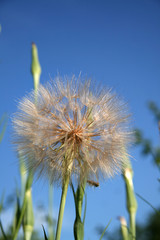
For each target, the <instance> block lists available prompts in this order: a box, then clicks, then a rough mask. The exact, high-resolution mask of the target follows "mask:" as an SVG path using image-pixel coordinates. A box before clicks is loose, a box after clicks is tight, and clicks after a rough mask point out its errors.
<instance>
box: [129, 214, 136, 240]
mask: <svg viewBox="0 0 160 240" xmlns="http://www.w3.org/2000/svg"><path fill="white" fill-rule="evenodd" d="M135 217H136V214H135V213H130V231H131V239H133V240H135V239H136V225H135Z"/></svg>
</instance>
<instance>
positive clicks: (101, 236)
mask: <svg viewBox="0 0 160 240" xmlns="http://www.w3.org/2000/svg"><path fill="white" fill-rule="evenodd" d="M111 221H112V219H111V220H110V221H109V223H108V224H107V226H106V227H105V229H104V231H103V233H102V235H101V237H100V239H99V240H102V238H103V235H104V234H105V232H106V230H107V228H108V227H109V225H110V223H111Z"/></svg>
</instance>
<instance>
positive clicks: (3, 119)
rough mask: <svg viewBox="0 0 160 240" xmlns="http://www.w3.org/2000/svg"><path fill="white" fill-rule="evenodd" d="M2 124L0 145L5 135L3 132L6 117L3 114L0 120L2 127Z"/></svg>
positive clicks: (5, 125)
mask: <svg viewBox="0 0 160 240" xmlns="http://www.w3.org/2000/svg"><path fill="white" fill-rule="evenodd" d="M2 124H3V126H2V131H1V133H0V143H1V142H2V139H3V136H4V133H5V130H6V127H7V115H6V114H3V116H2V117H1V119H0V125H2Z"/></svg>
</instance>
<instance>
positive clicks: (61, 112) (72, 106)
mask: <svg viewBox="0 0 160 240" xmlns="http://www.w3.org/2000/svg"><path fill="white" fill-rule="evenodd" d="M35 98H36V101H35ZM18 108H19V111H18V112H17V113H16V114H15V115H14V117H13V126H14V143H15V145H16V150H17V151H18V152H20V153H21V155H22V156H23V158H24V160H25V163H26V166H27V168H29V169H32V170H34V171H35V172H37V173H38V175H39V176H41V175H42V176H43V175H47V176H48V175H49V177H50V178H51V181H53V182H57V183H59V182H61V181H62V180H63V178H64V176H65V174H66V173H67V172H68V171H70V174H71V178H74V179H76V180H77V181H81V180H82V179H84V178H85V177H87V178H91V179H95V178H96V179H99V178H100V177H110V176H113V175H114V174H115V173H117V172H119V171H121V170H122V169H123V166H124V162H125V158H126V155H127V153H126V149H127V148H128V145H129V143H130V142H131V132H130V130H129V120H128V119H129V118H128V113H127V107H126V104H124V102H123V101H122V100H120V99H119V98H118V97H117V95H116V94H113V93H112V91H111V90H104V89H103V90H100V89H98V90H96V91H95V89H94V88H92V87H91V83H90V81H88V80H85V81H84V80H82V79H81V77H79V78H78V79H76V78H75V77H74V76H73V77H72V78H71V79H62V78H61V77H60V76H58V77H57V78H56V79H55V80H54V81H52V82H50V83H48V84H46V86H43V85H40V87H39V89H38V92H37V94H36V96H35V93H34V91H33V92H32V93H31V94H29V95H28V96H26V97H25V98H23V99H22V101H20V103H19V107H18Z"/></svg>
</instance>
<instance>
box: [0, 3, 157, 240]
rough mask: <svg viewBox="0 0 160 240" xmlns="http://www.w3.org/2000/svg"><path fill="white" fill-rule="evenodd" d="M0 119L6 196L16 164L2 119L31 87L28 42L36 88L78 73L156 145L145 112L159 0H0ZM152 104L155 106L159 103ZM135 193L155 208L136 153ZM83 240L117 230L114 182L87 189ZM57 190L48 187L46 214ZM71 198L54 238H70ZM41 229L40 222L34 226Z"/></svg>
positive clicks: (153, 79) (150, 175) (1, 185)
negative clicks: (108, 91)
mask: <svg viewBox="0 0 160 240" xmlns="http://www.w3.org/2000/svg"><path fill="white" fill-rule="evenodd" d="M0 24H1V27H2V31H1V33H0V116H1V115H2V114H3V113H4V112H7V113H8V116H9V120H8V126H7V131H6V133H5V136H4V139H3V141H2V143H1V145H0V152H1V155H0V156H1V157H0V164H1V165H0V166H1V167H0V169H1V171H0V195H1V194H2V191H3V190H4V189H5V192H6V195H8V194H10V193H12V192H14V189H15V187H16V184H15V178H16V179H17V181H19V172H18V161H17V159H16V154H15V153H14V151H13V147H12V145H11V133H12V126H11V120H10V117H11V116H12V114H13V113H14V112H15V111H16V109H17V101H18V99H21V97H23V96H24V95H25V94H26V93H27V92H30V90H31V89H32V88H33V81H32V76H31V74H30V62H31V42H32V41H34V42H35V43H36V45H37V47H38V50H39V59H40V62H41V67H42V75H41V83H45V82H46V81H48V80H49V79H50V78H54V76H56V74H57V73H60V75H62V76H63V75H71V74H73V73H74V74H76V75H78V74H79V73H80V72H82V75H84V76H86V75H87V76H88V77H91V78H93V80H94V81H96V82H97V83H100V84H101V85H102V86H103V85H104V86H109V87H113V89H114V90H115V91H116V92H117V93H118V94H119V95H121V96H123V98H124V99H125V101H127V102H128V104H129V106H130V111H131V112H132V114H133V117H132V118H133V123H132V125H133V127H139V128H141V129H142V130H143V131H144V132H145V136H146V137H150V138H151V139H153V141H154V143H155V144H157V145H158V144H159V136H158V131H157V127H156V125H155V122H154V119H153V117H152V115H151V114H150V112H149V110H148V109H147V107H146V105H147V102H148V101H149V100H153V101H155V102H156V103H157V104H159V103H160V101H159V91H160V1H159V0H129V1H128V0H126V1H125V0H121V1H119V0H108V1H102V0H101V1H100V0H95V1H94V0H81V1H80V0H74V1H71V0H67V1H61V0H60V1H54V0H52V1H51V0H46V1H40V0H39V1H31V0H28V1H20V0H19V1H18V0H14V1H13V0H12V1H11V0H8V1H4V0H0ZM159 106H160V104H159ZM131 155H132V156H133V158H134V160H132V163H133V169H134V184H135V191H136V192H137V193H140V194H141V195H142V196H144V197H145V198H146V199H147V200H148V201H149V202H151V203H152V204H153V205H154V206H155V207H158V206H159V188H158V187H159V185H158V182H157V178H158V177H159V173H158V170H157V169H156V167H154V166H153V164H152V159H151V158H147V159H144V158H143V157H142V156H141V155H140V149H135V148H132V149H131ZM47 189H48V185H47V183H46V182H43V180H42V181H40V182H39V181H38V182H35V183H34V184H33V198H34V205H36V204H37V203H38V202H40V201H41V202H43V203H44V204H45V205H46V206H47V201H48V199H47V194H48V192H47ZM87 197H88V205H87V218H86V228H85V239H92V240H94V239H98V237H97V235H96V232H95V230H94V228H95V226H97V225H99V224H102V225H106V224H107V222H108V221H109V220H110V219H111V218H112V223H111V225H110V227H109V230H108V231H112V230H113V229H114V228H115V227H117V226H119V222H118V220H117V216H120V215H123V216H126V217H127V212H126V207H125V191H124V183H123V181H122V177H121V176H117V177H115V178H114V179H109V180H107V181H105V182H102V183H100V187H99V188H96V189H92V188H88V189H87ZM59 200H60V190H59V189H57V188H55V189H54V210H55V211H54V216H55V217H56V214H57V209H58V206H59ZM138 204H139V208H138V213H137V220H138V221H139V222H144V221H145V219H146V217H147V214H148V213H149V212H150V211H151V209H150V208H149V206H147V205H146V204H145V203H144V202H142V201H141V200H140V199H138ZM73 221H74V208H73V197H72V193H71V191H69V193H68V196H67V203H66V210H65V218H64V228H63V232H62V239H67V240H70V239H73V235H72V222H73ZM42 223H43V222H42Z"/></svg>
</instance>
